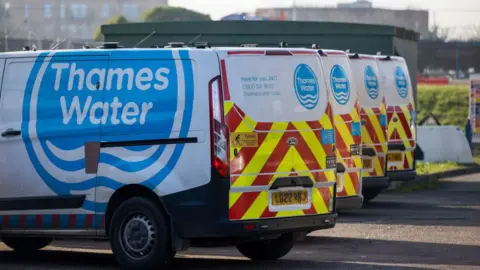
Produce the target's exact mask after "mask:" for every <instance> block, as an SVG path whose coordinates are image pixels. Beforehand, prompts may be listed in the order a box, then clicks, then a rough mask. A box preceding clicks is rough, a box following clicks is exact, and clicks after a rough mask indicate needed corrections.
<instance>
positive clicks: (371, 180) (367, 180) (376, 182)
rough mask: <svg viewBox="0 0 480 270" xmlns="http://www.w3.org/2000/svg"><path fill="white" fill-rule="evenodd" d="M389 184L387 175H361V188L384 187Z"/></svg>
mask: <svg viewBox="0 0 480 270" xmlns="http://www.w3.org/2000/svg"><path fill="white" fill-rule="evenodd" d="M389 186H390V179H389V178H388V177H363V178H362V190H369V189H386V188H388V187H389Z"/></svg>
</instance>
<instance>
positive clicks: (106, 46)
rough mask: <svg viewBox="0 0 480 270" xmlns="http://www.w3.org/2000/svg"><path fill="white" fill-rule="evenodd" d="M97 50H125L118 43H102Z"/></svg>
mask: <svg viewBox="0 0 480 270" xmlns="http://www.w3.org/2000/svg"><path fill="white" fill-rule="evenodd" d="M97 48H98V49H118V48H125V47H123V46H122V45H120V43H118V42H104V43H103V44H102V45H101V46H98V47H97Z"/></svg>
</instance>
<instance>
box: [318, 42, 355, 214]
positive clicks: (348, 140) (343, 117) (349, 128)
mask: <svg viewBox="0 0 480 270" xmlns="http://www.w3.org/2000/svg"><path fill="white" fill-rule="evenodd" d="M319 54H320V56H321V57H320V58H321V60H322V65H323V71H324V73H325V74H326V75H327V76H328V77H327V78H328V84H327V85H328V90H329V93H330V101H331V102H332V104H333V106H332V107H333V113H334V116H335V118H334V125H335V138H336V153H337V163H338V164H339V166H338V167H337V198H338V200H337V209H357V208H360V207H361V206H362V204H363V197H362V175H361V171H362V160H361V122H360V111H359V109H360V108H359V104H358V93H357V85H356V84H355V82H354V79H353V74H352V70H351V68H350V63H349V58H348V55H347V53H345V52H344V51H339V50H325V49H322V50H320V51H319ZM341 170H343V171H341Z"/></svg>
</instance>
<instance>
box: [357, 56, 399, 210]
mask: <svg viewBox="0 0 480 270" xmlns="http://www.w3.org/2000/svg"><path fill="white" fill-rule="evenodd" d="M349 57H350V67H351V68H352V72H353V79H354V81H355V84H356V85H357V91H358V97H359V104H360V117H361V119H362V148H363V149H362V152H363V153H362V154H363V155H362V161H363V172H362V174H363V175H362V176H363V179H362V180H363V181H362V183H363V188H362V194H363V196H364V199H365V200H366V201H370V200H371V199H373V198H374V197H375V196H376V195H378V193H380V191H382V190H383V189H385V188H387V187H388V186H389V185H390V183H389V180H388V178H387V177H386V169H387V168H386V156H387V146H388V144H387V124H388V123H387V122H388V121H387V110H386V100H385V90H384V88H383V85H382V83H381V75H380V70H379V67H378V64H377V60H376V58H375V57H374V56H371V55H364V54H350V55H349Z"/></svg>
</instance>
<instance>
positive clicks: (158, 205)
mask: <svg viewBox="0 0 480 270" xmlns="http://www.w3.org/2000/svg"><path fill="white" fill-rule="evenodd" d="M230 51H235V52H237V53H238V55H243V56H242V57H241V58H229V55H231V54H230V53H229V52H230ZM253 51H258V49H246V48H237V49H235V50H232V49H228V48H226V49H208V48H207V49H199V48H185V47H182V48H171V49H86V50H73V51H36V52H30V51H27V52H14V53H3V54H0V81H1V88H0V133H1V137H0V187H1V188H0V238H1V239H3V241H4V242H5V243H6V244H7V245H9V246H11V247H13V248H14V249H18V250H21V249H23V248H25V247H26V246H30V248H31V249H35V248H41V247H43V246H45V245H48V243H49V241H51V238H53V237H83V238H110V241H111V245H112V249H113V251H114V253H115V255H116V257H117V259H118V260H119V262H120V263H121V264H123V265H125V266H127V267H130V268H135V269H149V268H151V267H152V268H154V267H157V266H159V265H160V266H161V265H167V264H168V262H169V261H171V259H172V256H171V255H172V254H174V251H176V250H183V249H185V248H186V247H188V245H189V244H192V245H194V244H195V242H196V240H199V239H200V240H201V241H199V242H202V241H203V242H204V241H209V239H218V238H224V239H225V238H235V239H236V240H239V239H246V238H247V237H248V238H249V240H255V241H256V242H255V241H254V243H255V244H257V245H258V243H260V242H261V240H260V239H261V237H263V236H266V235H277V236H278V235H281V237H280V238H278V239H277V241H279V242H277V243H276V245H279V243H280V242H281V243H290V242H291V241H290V238H289V237H288V236H289V235H290V233H292V232H294V231H311V230H316V229H323V228H331V227H333V226H334V225H335V217H336V214H335V210H334V209H333V208H332V205H334V199H335V196H331V195H330V194H331V191H332V190H333V187H334V184H335V179H334V177H328V176H325V175H334V171H333V170H332V169H331V168H327V167H326V164H327V163H328V162H327V159H325V160H322V162H323V163H322V164H320V165H318V164H317V167H318V170H317V171H316V170H314V169H310V167H308V166H305V164H307V165H310V164H314V163H316V162H317V160H316V159H314V157H315V156H314V155H309V156H303V159H302V162H301V163H300V161H298V160H297V161H293V163H288V162H292V160H291V159H290V158H285V156H284V157H282V158H285V159H280V158H274V159H271V162H272V164H269V163H268V162H267V164H269V165H272V166H273V164H276V165H277V166H280V167H281V166H284V167H281V168H283V169H288V171H283V170H278V169H277V170H271V171H269V170H266V169H264V171H261V169H262V166H263V165H264V164H265V162H266V160H265V159H269V158H270V156H269V155H271V154H272V153H271V152H270V154H268V155H267V151H265V152H262V151H263V150H261V149H259V148H258V147H257V148H255V147H254V146H250V147H254V149H256V152H257V155H258V156H259V157H257V158H256V159H254V160H253V161H251V162H250V167H248V169H249V170H250V171H249V173H252V172H254V169H252V168H260V169H259V171H258V172H257V174H259V175H264V174H265V173H267V174H271V175H272V176H274V177H273V179H272V181H271V182H270V181H267V182H266V183H264V184H263V186H259V185H253V184H252V183H251V182H249V181H251V179H250V178H251V174H248V175H247V176H243V174H242V173H237V174H236V173H235V172H234V169H235V168H233V167H231V165H232V164H233V163H232V164H230V162H234V159H233V156H231V153H230V152H231V151H230V150H232V153H234V150H233V149H231V148H232V147H231V146H230V145H229V143H231V141H230V138H229V134H230V132H233V131H230V130H229V129H228V126H227V124H226V123H225V122H224V119H223V118H224V113H225V114H226V111H225V110H226V109H227V108H224V106H227V105H228V104H227V103H226V102H225V103H224V94H225V93H224V92H223V91H222V90H224V89H222V88H223V87H224V86H228V88H230V95H231V100H232V101H235V102H236V104H237V105H238V107H239V108H241V109H242V110H244V111H245V112H246V113H248V116H249V117H251V119H254V120H255V121H256V122H258V123H259V125H258V126H261V125H260V124H261V122H272V123H273V126H274V127H277V129H272V130H270V129H268V130H263V131H262V132H263V133H264V135H258V137H259V138H262V136H263V138H265V137H267V139H265V140H266V141H268V140H271V141H270V144H269V145H268V147H270V148H272V147H273V148H272V149H274V148H275V147H274V145H273V142H274V141H275V140H276V141H277V143H278V144H282V149H283V148H284V147H283V144H285V145H287V143H288V145H287V149H290V150H291V151H292V153H293V152H300V153H301V152H302V151H303V150H301V149H300V148H298V149H299V150H295V149H297V147H300V145H299V146H296V145H293V141H294V140H290V141H287V139H290V137H288V136H286V135H285V136H286V137H285V136H283V134H284V133H289V132H293V130H291V129H290V124H289V123H291V124H292V125H293V124H294V123H301V124H300V125H299V126H301V127H305V125H302V123H303V124H305V123H309V121H316V122H317V125H318V126H320V125H319V124H318V122H319V121H320V119H321V118H324V116H323V115H325V114H326V113H325V110H326V107H327V104H328V98H327V92H326V90H325V88H324V87H323V86H321V84H324V81H323V80H322V79H319V80H315V82H312V84H313V85H314V86H315V87H317V88H318V89H317V90H315V91H316V94H315V97H314V98H313V100H307V99H305V100H304V99H302V98H303V97H304V95H303V94H302V92H300V94H301V95H300V97H298V98H297V97H296V96H298V95H299V92H298V91H297V92H296V90H295V89H294V87H293V83H294V81H295V79H294V78H295V77H294V74H293V73H294V70H295V67H297V66H298V65H299V64H300V63H307V64H308V65H311V66H313V67H315V69H318V70H320V64H319V61H318V57H317V56H316V54H315V53H313V52H312V51H307V53H306V54H305V55H300V56H298V58H295V57H297V56H294V55H295V54H294V53H292V52H290V51H287V50H285V49H278V48H277V49H262V52H263V55H260V54H252V53H251V52H253ZM268 51H271V52H274V53H272V56H271V57H270V56H269V53H268ZM305 51H306V50H302V52H305ZM279 52H280V54H278V53H279ZM285 52H288V53H285ZM224 60H225V62H224ZM276 61H279V62H281V63H282V65H285V66H288V68H285V69H282V68H281V66H279V65H278V64H275V63H277V62H276ZM225 63H226V65H227V67H228V71H227V73H226V74H224V73H223V72H222V65H224V64H225ZM252 63H253V65H252ZM256 64H258V65H257V66H256ZM290 68H292V70H290ZM223 71H225V69H223ZM252 74H257V76H258V77H259V78H263V76H265V77H266V78H267V79H268V78H270V79H269V80H270V82H264V81H259V82H258V84H261V85H262V87H264V85H266V86H265V87H267V86H268V87H267V88H269V89H268V91H265V92H268V93H275V95H273V94H272V95H270V96H265V95H262V96H258V95H257V94H255V93H254V92H255V91H257V92H258V90H259V89H260V88H258V87H256V88H255V87H254V88H253V90H252V89H251V91H253V94H252V95H246V94H245V93H244V92H242V91H243V90H245V89H242V88H243V87H244V86H246V87H247V88H248V86H249V85H251V83H252V82H250V84H249V83H248V82H246V81H245V80H247V79H246V78H247V77H248V76H250V79H251V76H252ZM312 74H313V73H312ZM227 75H228V78H229V79H232V81H230V82H227V81H225V80H224V79H222V78H226V77H227ZM284 76H285V77H284ZM309 76H310V75H309ZM242 78H243V79H242ZM242 80H243V81H242ZM309 83H310V82H307V83H306V84H309ZM267 84H268V85H267ZM310 86H312V85H310ZM310 86H309V87H310ZM237 87H238V89H237ZM312 87H313V86H312ZM232 89H234V90H235V91H232ZM255 89H256V90H255ZM229 109H231V108H229ZM217 120H218V125H217V122H216V121H217ZM284 123H287V124H286V125H285V124H284ZM244 124H247V125H248V123H244ZM217 126H218V127H219V129H218V130H217ZM279 127H284V130H282V129H280V128H279ZM330 129H331V127H330ZM295 130H296V132H298V134H299V135H298V136H303V135H305V134H304V133H308V136H310V133H312V132H314V131H315V130H313V131H312V128H311V127H309V128H305V129H295ZM302 132H303V133H302ZM289 134H290V133H289ZM292 134H293V133H292ZM312 134H313V133H312ZM332 134H333V131H332ZM255 136H257V135H255ZM308 136H307V137H308ZM294 137H295V136H294ZM280 138H285V141H283V139H282V140H280ZM295 138H296V137H295ZM308 138H309V139H305V141H306V142H307V143H310V142H312V143H317V144H318V141H317V142H315V141H312V139H310V138H311V137H308ZM313 138H315V136H314V137H313ZM296 140H298V138H297V139H296ZM246 141H247V142H246V143H247V144H248V137H247V139H246ZM258 142H259V141H258V140H257V139H256V143H258ZM244 143H245V142H244ZM254 143H255V142H254ZM333 145H334V144H333V141H332V143H331V144H330V145H329V146H330V147H331V148H332V149H333V147H334V146H333ZM245 147H247V148H248V145H247V146H245ZM262 147H266V146H262ZM301 147H304V148H305V146H301ZM315 147H319V146H315ZM308 148H309V147H307V149H308ZM262 149H263V148H262ZM311 151H312V152H313V150H311ZM246 152H248V151H246ZM240 153H243V152H242V151H241V150H240ZM254 153H255V152H254ZM289 153H290V152H289ZM292 155H293V154H292ZM241 157H243V156H241ZM295 157H296V156H292V158H295ZM322 157H323V158H325V156H322ZM230 159H232V160H230ZM222 162H224V163H225V164H222ZM262 162H263V163H262ZM295 162H297V163H298V164H297V163H295ZM287 163H288V164H287ZM240 164H241V163H240ZM299 164H304V166H303V167H301V166H300V165H299ZM287 167H288V168H287ZM317 167H315V168H317ZM244 169H245V168H244ZM320 173H322V174H323V175H324V176H323V177H321V179H320V178H318V179H317V177H316V176H317V174H320ZM292 175H293V176H292ZM235 177H246V179H244V180H241V182H242V183H244V185H243V186H240V187H238V188H236V189H235V188H233V187H231V182H233V180H232V179H233V178H235ZM249 177H250V178H249ZM277 178H279V179H281V180H282V179H287V180H288V181H290V180H289V179H297V178H298V179H299V180H298V183H297V180H295V181H296V182H295V183H296V184H292V183H290V182H289V184H287V185H284V184H285V183H283V184H282V185H278V186H275V182H276V181H275V180H276V179H277ZM308 179H310V180H308ZM317 180H318V181H317ZM279 181H280V180H279ZM280 182H282V181H280ZM248 183H250V184H248ZM272 186H275V189H276V190H272ZM285 187H286V188H287V189H293V190H294V192H293V193H292V192H291V193H292V194H294V195H298V194H300V195H301V194H308V198H307V197H306V198H299V199H298V201H301V202H304V204H302V205H297V204H295V200H294V201H293V202H294V203H292V202H290V203H288V201H287V202H286V203H285V204H281V205H282V206H277V207H272V202H271V200H272V199H271V198H270V201H269V199H268V198H269V197H268V196H272V195H271V194H272V193H275V192H278V191H280V192H281V191H282V190H283V189H284V188H285ZM295 190H297V191H298V192H297V191H295ZM245 192H247V193H248V192H256V193H259V194H261V196H260V197H261V198H262V199H263V198H264V197H263V196H264V194H265V195H266V196H267V204H266V205H265V206H263V205H262V207H267V209H263V208H260V206H259V205H260V204H262V203H263V201H259V200H256V201H251V202H250V205H247V202H246V201H245V200H243V199H241V200H240V203H241V204H242V205H240V206H241V207H240V208H241V210H242V211H247V210H250V211H254V212H258V211H260V210H261V211H264V212H265V211H267V210H268V213H267V215H265V216H263V215H261V214H262V213H260V215H257V214H253V213H252V212H249V213H246V212H244V215H242V216H241V217H240V218H238V219H234V218H231V211H230V210H231V209H230V208H231V207H232V205H230V204H231V203H232V197H233V198H235V197H237V200H238V199H239V198H240V197H241V195H242V194H241V193H245ZM295 192H297V193H295ZM237 193H239V194H237ZM284 193H285V192H284ZM286 193H287V194H288V192H286ZM269 194H270V195H269ZM250 195H251V194H250ZM250 195H247V196H246V197H251V196H250ZM242 198H243V197H242ZM272 198H276V197H275V196H273V197H272ZM290 200H292V199H290ZM269 202H270V203H269ZM254 203H257V204H254ZM282 203H284V202H282ZM329 204H330V205H329ZM256 207H257V208H256ZM229 209H230V210H229ZM229 211H230V213H229ZM284 217H289V218H294V219H296V222H295V223H291V222H290V223H285V222H284V220H285V219H284ZM293 224H294V225H293ZM132 228H136V229H135V230H140V231H142V232H145V235H144V236H141V237H140V238H139V239H136V238H135V239H134V237H133V236H131V235H130V233H131V230H132ZM153 231H156V235H157V238H155V234H153V233H151V232H153ZM29 237H42V239H43V241H37V242H31V241H30V240H29V239H30V238H29ZM132 237H133V238H132ZM252 237H253V239H252ZM47 238H48V239H47ZM155 239H157V240H155ZM147 240H148V241H147ZM28 241H30V242H28ZM259 241H260V242H259ZM32 243H36V244H32ZM261 243H263V242H261ZM292 243H293V242H292ZM140 244H141V245H140ZM139 245H140V247H139ZM288 247H289V245H288V244H287V245H286V246H285V249H283V250H282V251H281V252H280V253H276V254H274V255H272V254H271V253H269V254H267V255H268V256H270V257H269V258H270V259H272V258H275V259H276V258H279V257H281V256H283V255H285V254H286V253H287V252H288V251H289V250H290V249H289V248H288ZM290 248H291V247H290ZM239 249H241V247H239ZM248 250H250V249H247V251H246V253H245V252H244V254H245V255H246V256H255V255H258V254H254V255H252V254H251V253H249V251H248ZM262 255H263V256H267V255H265V254H262ZM272 256H273V257H272Z"/></svg>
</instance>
